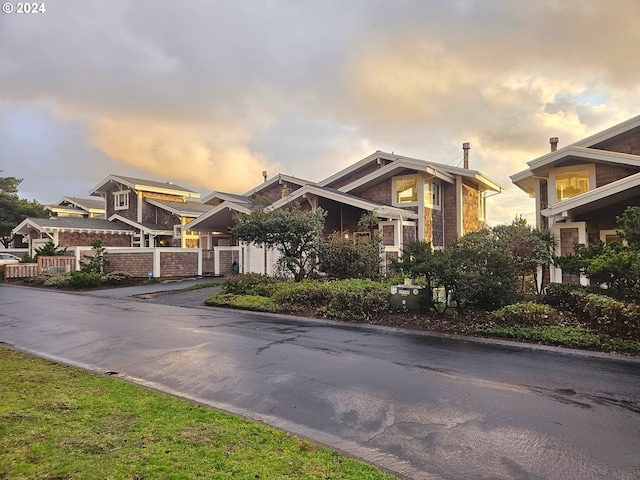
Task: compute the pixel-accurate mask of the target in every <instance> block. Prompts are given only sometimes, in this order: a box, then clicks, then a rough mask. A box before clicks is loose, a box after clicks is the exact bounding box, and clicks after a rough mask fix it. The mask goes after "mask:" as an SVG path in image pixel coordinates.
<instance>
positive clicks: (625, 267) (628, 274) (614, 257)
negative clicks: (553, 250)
mask: <svg viewBox="0 0 640 480" xmlns="http://www.w3.org/2000/svg"><path fill="white" fill-rule="evenodd" d="M616 224H617V226H618V228H619V229H620V230H619V231H618V234H619V235H620V237H621V238H623V239H625V240H627V245H620V244H619V243H617V242H615V243H612V244H610V245H605V244H604V243H603V242H599V243H597V244H595V245H583V244H580V243H575V244H574V245H573V253H572V254H565V255H562V256H560V257H557V258H556V259H555V262H556V264H557V265H558V266H559V267H560V268H562V271H563V272H566V273H570V274H574V275H578V274H579V275H586V276H587V277H589V279H590V280H591V281H592V282H594V283H596V284H605V285H606V286H607V287H608V288H609V290H610V291H612V292H613V294H614V295H615V296H619V297H622V298H629V299H639V298H640V281H639V280H638V279H639V278H640V207H627V209H626V210H625V211H624V212H623V213H622V215H621V216H619V217H616Z"/></svg>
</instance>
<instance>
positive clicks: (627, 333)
mask: <svg viewBox="0 0 640 480" xmlns="http://www.w3.org/2000/svg"><path fill="white" fill-rule="evenodd" d="M545 302H546V303H547V304H549V305H551V306H554V307H556V308H557V309H559V310H564V311H568V312H571V313H573V314H574V315H576V317H577V318H578V320H580V321H582V322H584V323H585V324H587V325H588V326H589V327H591V328H593V329H594V330H597V331H598V332H601V333H608V334H611V335H616V336H619V337H623V338H631V339H636V340H638V339H640V306H638V305H637V304H635V303H627V302H623V301H620V300H615V299H613V298H611V297H608V296H606V295H601V294H597V293H591V291H590V289H588V288H585V287H580V286H577V285H565V284H556V283H552V284H549V285H548V286H547V292H546V294H545Z"/></svg>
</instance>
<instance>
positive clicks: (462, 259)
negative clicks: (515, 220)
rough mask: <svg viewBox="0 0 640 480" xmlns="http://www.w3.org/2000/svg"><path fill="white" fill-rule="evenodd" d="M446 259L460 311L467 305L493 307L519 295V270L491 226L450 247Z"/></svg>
mask: <svg viewBox="0 0 640 480" xmlns="http://www.w3.org/2000/svg"><path fill="white" fill-rule="evenodd" d="M446 253H447V256H448V259H447V261H446V262H443V264H444V265H445V267H443V268H446V271H445V272H444V273H443V274H442V275H443V276H446V282H447V284H448V288H449V289H450V291H451V292H452V295H453V297H454V298H455V299H456V303H457V308H458V312H460V313H462V311H463V310H464V308H465V306H466V305H472V306H475V307H477V308H480V309H484V310H493V309H496V308H500V307H502V306H504V305H508V304H509V303H510V302H512V301H513V300H514V299H515V298H516V291H517V275H518V270H517V268H516V266H515V263H514V261H513V258H512V256H511V254H510V252H509V251H508V250H505V249H504V246H503V245H502V244H501V243H500V241H499V239H498V238H497V236H496V235H495V234H494V232H493V231H492V230H490V229H484V230H480V231H477V232H471V233H467V234H466V235H464V236H463V237H462V238H459V239H458V240H457V241H456V243H455V244H454V245H452V246H451V248H449V249H448V250H447V252H446Z"/></svg>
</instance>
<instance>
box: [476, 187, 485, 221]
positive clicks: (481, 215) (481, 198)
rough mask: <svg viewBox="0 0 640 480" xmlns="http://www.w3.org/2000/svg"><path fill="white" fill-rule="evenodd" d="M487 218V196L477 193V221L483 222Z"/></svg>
mask: <svg viewBox="0 0 640 480" xmlns="http://www.w3.org/2000/svg"><path fill="white" fill-rule="evenodd" d="M486 218H487V196H486V195H485V192H478V220H481V221H485V220H486Z"/></svg>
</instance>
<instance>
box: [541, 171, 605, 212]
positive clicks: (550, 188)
mask: <svg viewBox="0 0 640 480" xmlns="http://www.w3.org/2000/svg"><path fill="white" fill-rule="evenodd" d="M576 170H587V171H588V172H589V191H591V190H593V189H594V188H596V165H595V164H594V163H580V164H576V165H569V166H567V167H557V168H553V169H551V171H550V172H549V182H548V184H547V195H548V196H549V205H553V204H554V203H557V202H559V201H561V200H558V197H557V195H556V175H557V174H558V173H566V172H573V171H576ZM565 200H569V199H568V198H567V199H565Z"/></svg>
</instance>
